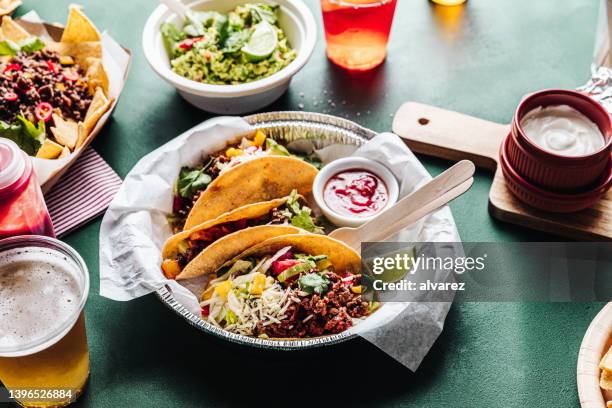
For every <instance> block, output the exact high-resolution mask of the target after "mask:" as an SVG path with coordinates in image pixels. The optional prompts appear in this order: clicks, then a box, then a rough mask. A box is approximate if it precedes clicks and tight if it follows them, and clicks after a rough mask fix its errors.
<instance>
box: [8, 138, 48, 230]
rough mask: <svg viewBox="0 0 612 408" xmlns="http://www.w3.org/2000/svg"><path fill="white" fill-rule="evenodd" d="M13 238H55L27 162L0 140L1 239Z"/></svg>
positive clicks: (12, 145)
mask: <svg viewBox="0 0 612 408" xmlns="http://www.w3.org/2000/svg"><path fill="white" fill-rule="evenodd" d="M15 235H46V236H49V237H55V233H54V232H53V225H52V224H51V218H50V217H49V212H48V211H47V205H46V204H45V201H44V199H43V195H42V192H41V190H40V186H39V185H38V182H37V181H36V176H35V175H34V169H33V168H32V162H31V161H30V158H29V157H28V156H27V155H26V154H25V153H23V152H22V151H21V150H20V149H19V147H18V146H17V145H16V144H15V143H14V142H13V141H11V140H8V139H4V138H0V239H1V238H6V237H10V236H15Z"/></svg>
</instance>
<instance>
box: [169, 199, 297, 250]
mask: <svg viewBox="0 0 612 408" xmlns="http://www.w3.org/2000/svg"><path fill="white" fill-rule="evenodd" d="M288 199H289V197H283V198H277V199H275V200H270V201H264V202H261V203H253V204H247V205H245V206H242V207H239V208H236V209H235V210H232V211H230V212H227V213H225V214H222V215H220V216H218V217H217V218H215V219H213V220H208V221H205V222H203V223H202V224H199V225H196V226H195V227H193V228H190V229H188V230H183V231H181V232H179V233H178V234H174V235H173V236H171V237H170V238H168V240H167V241H166V243H165V244H164V249H163V250H162V258H164V259H168V258H173V257H176V255H177V253H178V246H179V243H180V242H181V241H183V240H185V239H189V237H190V236H192V235H193V234H194V233H197V232H200V231H204V230H207V229H209V228H211V227H214V226H217V225H220V224H224V223H226V222H232V221H239V220H243V219H252V218H257V217H261V216H263V215H265V214H267V213H269V212H270V211H271V210H272V209H274V208H277V207H280V206H281V205H283V204H284V203H286V202H287V200H288Z"/></svg>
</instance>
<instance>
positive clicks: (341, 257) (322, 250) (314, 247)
mask: <svg viewBox="0 0 612 408" xmlns="http://www.w3.org/2000/svg"><path fill="white" fill-rule="evenodd" d="M243 231H245V230H243ZM228 236H229V235H228ZM217 242H218V241H217ZM288 246H290V247H291V250H292V251H293V252H294V253H301V254H307V255H327V257H328V259H329V261H330V262H331V263H332V265H333V266H334V271H335V272H336V273H338V274H339V275H340V276H343V275H345V274H347V273H351V274H358V273H359V271H360V270H361V257H360V256H359V254H358V253H357V252H355V250H354V249H353V248H351V247H349V246H348V245H346V244H345V243H344V242H342V241H338V240H337V239H334V238H330V237H328V236H326V235H318V234H311V233H304V234H293V235H283V236H280V237H275V238H270V239H268V240H266V241H263V242H261V243H259V244H258V245H255V246H254V247H251V248H249V249H247V250H246V251H244V252H243V253H241V254H240V255H238V256H236V257H234V258H233V259H231V260H230V261H229V262H226V263H225V264H224V265H230V264H232V263H233V262H235V261H237V260H239V259H246V258H249V257H251V256H264V255H271V254H275V253H276V252H278V251H280V250H281V249H283V248H285V247H288Z"/></svg>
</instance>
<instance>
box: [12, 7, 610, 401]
mask: <svg viewBox="0 0 612 408" xmlns="http://www.w3.org/2000/svg"><path fill="white" fill-rule="evenodd" d="M71 2H72V0H53V1H50V0H47V1H34V0H26V1H25V2H24V3H25V4H24V5H23V6H22V7H20V8H19V10H18V14H23V13H25V12H26V11H29V10H30V9H36V10H37V11H38V13H39V14H40V15H41V16H42V18H43V19H45V20H47V21H60V22H64V21H65V18H66V12H67V6H68V4H69V3H71ZM80 3H84V5H85V10H86V13H87V14H88V15H89V16H90V17H91V18H92V19H93V20H94V22H95V23H96V24H97V26H98V27H99V28H101V29H104V30H108V31H109V32H110V33H111V34H112V35H113V37H114V38H115V39H117V40H118V41H119V42H120V43H121V44H123V45H124V46H126V47H128V48H130V49H131V50H132V52H133V65H132V70H131V73H130V77H129V80H128V83H127V85H126V87H125V90H124V92H123V95H122V96H121V99H120V100H119V104H118V105H117V109H116V111H115V113H114V115H113V117H112V119H111V120H110V121H109V123H108V124H107V126H106V128H105V129H104V131H103V132H102V133H101V134H100V135H99V136H98V138H97V140H96V141H95V142H94V143H93V146H94V148H95V149H96V150H97V151H98V152H100V153H101V154H102V156H103V157H104V158H105V159H106V160H107V161H108V163H110V164H111V166H112V167H113V168H114V169H115V170H116V171H117V172H118V173H119V175H120V176H122V177H123V176H125V175H126V174H127V173H128V171H129V170H130V168H131V167H132V166H133V165H134V164H135V163H136V161H137V160H138V159H140V158H141V157H142V156H143V155H145V154H146V153H148V152H150V151H151V150H153V149H155V148H156V147H158V146H160V145H161V144H163V143H165V142H167V141H168V140H170V139H172V138H173V137H175V136H176V135H178V134H180V133H182V132H183V131H185V130H187V129H189V128H191V127H192V126H194V125H195V124H197V123H199V122H201V121H203V120H206V119H208V118H209V117H211V115H209V114H207V113H205V112H201V111H199V110H197V109H196V108H194V107H192V106H190V105H189V104H188V103H186V102H185V101H183V100H182V99H181V97H180V96H179V95H178V94H177V93H176V92H175V90H174V88H172V87H171V86H169V85H167V84H166V83H165V82H163V81H161V80H160V79H159V78H158V77H157V76H156V75H155V74H154V73H153V71H152V70H151V69H150V68H149V66H148V64H147V62H146V60H145V58H144V55H143V51H142V49H141V32H142V28H143V26H144V23H145V20H146V18H147V16H148V15H149V13H150V12H151V11H152V10H153V9H154V8H155V7H156V5H157V3H156V2H155V1H153V0H104V1H99V0H98V1H96V0H81V1H80ZM307 3H308V5H309V6H310V7H311V9H312V11H313V13H314V14H315V16H316V18H317V21H318V22H319V24H320V21H321V18H320V11H319V6H318V1H316V0H309V1H307ZM398 3H399V5H398V9H397V12H396V17H395V24H394V28H393V33H392V38H391V43H390V47H389V57H388V59H387V62H386V63H385V64H384V65H383V66H381V67H380V68H379V69H377V70H376V71H374V72H371V73H370V74H368V75H365V76H350V75H347V74H346V73H345V72H343V71H342V70H340V69H337V68H336V67H334V66H332V65H331V64H330V63H329V62H328V61H327V59H326V57H325V53H324V47H325V45H324V39H323V36H322V34H323V33H322V29H319V34H320V37H319V41H318V44H317V47H316V49H315V52H314V55H313V57H312V59H311V60H310V62H309V63H308V64H307V65H306V67H305V68H304V69H303V71H302V72H300V73H299V74H298V75H297V76H296V77H295V80H294V81H293V83H292V85H291V88H290V90H289V92H288V93H287V94H286V95H284V96H283V97H282V98H281V99H280V100H279V101H278V102H276V103H275V104H273V105H272V106H271V107H269V108H268V109H269V110H298V109H300V108H303V109H305V110H310V111H318V112H327V113H331V114H336V115H340V116H344V117H347V118H349V119H352V120H355V121H357V122H359V123H360V124H362V125H364V126H366V127H369V128H371V129H374V130H376V131H386V130H390V126H391V121H392V115H393V113H394V112H395V110H396V109H397V108H398V107H399V106H400V104H401V103H402V102H404V101H407V100H415V101H419V102H424V103H429V104H433V105H438V106H441V107H444V108H448V109H453V110H457V111H461V112H465V113H468V114H472V115H476V116H480V117H482V118H485V119H489V120H494V121H498V122H509V121H510V119H511V117H512V114H513V111H514V108H515V106H516V104H517V102H518V101H519V99H520V98H521V96H522V95H524V94H525V93H527V92H530V91H534V90H538V89H541V88H547V87H566V88H574V87H576V86H578V85H580V84H582V83H584V82H585V81H586V79H587V78H588V75H589V65H590V62H591V55H592V53H593V46H594V38H595V26H596V22H597V12H598V3H599V2H597V1H585V0H583V1H572V0H563V1H562V0H538V1H533V0H503V1H502V0H496V1H491V0H469V1H468V2H467V4H466V5H465V6H464V7H462V8H459V9H443V8H435V7H433V6H432V5H430V4H429V3H428V2H427V1H426V0H400V1H398ZM329 101H331V103H330V102H329ZM422 160H423V162H424V163H425V165H426V166H427V168H428V169H429V170H430V172H431V173H433V174H437V173H439V172H441V171H442V170H443V169H445V168H446V167H448V166H449V165H450V163H449V162H446V161H442V160H437V159H431V158H426V157H422ZM491 179H492V177H491V174H489V173H487V172H484V171H480V172H478V174H477V177H476V182H475V183H474V186H473V187H472V189H471V190H470V191H469V192H468V193H467V194H465V195H464V196H462V197H461V198H459V199H458V200H456V201H455V202H453V203H452V205H451V208H452V210H453V214H454V216H455V219H456V221H457V226H458V228H459V231H460V233H461V236H462V238H463V239H464V240H465V241H529V240H554V239H555V237H553V236H547V235H542V234H538V233H535V232H533V231H529V230H526V229H522V228H518V227H514V226H511V225H507V224H504V223H501V222H498V221H496V220H494V219H492V218H491V217H490V216H489V214H488V212H487V196H488V191H489V188H490V185H491ZM99 228H100V219H97V220H96V221H95V222H92V223H90V224H89V225H86V226H84V227H82V228H80V229H79V230H78V231H77V232H74V233H72V234H70V235H69V236H68V237H66V238H65V239H66V241H67V242H68V243H69V244H71V245H72V246H74V247H75V248H76V249H77V250H78V251H79V252H80V253H81V254H82V255H83V257H84V258H85V259H86V261H87V263H88V265H89V268H90V272H91V276H92V288H91V289H92V290H91V293H90V299H89V302H88V304H87V307H86V316H87V329H88V334H89V345H90V351H91V379H90V382H89V386H88V389H87V392H86V393H85V395H83V396H82V397H81V399H80V400H79V403H78V405H82V406H95V407H124V406H160V407H161V406H164V407H165V406H246V404H253V405H269V404H282V405H284V406H292V405H296V404H298V405H301V404H305V405H310V406H318V405H330V404H331V403H332V402H335V403H336V404H339V403H342V405H346V406H350V405H362V404H363V405H377V406H410V407H470V408H477V407H492V406H496V407H497V406H499V407H507V408H512V407H517V408H518V407H534V408H536V407H576V406H578V404H579V403H578V397H577V392H576V385H575V384H576V382H575V373H576V369H575V367H576V358H577V355H578V348H579V345H580V341H581V339H582V336H583V334H584V332H585V330H586V328H587V326H588V324H589V322H590V321H591V320H592V318H593V317H594V315H595V314H596V313H597V311H598V310H599V309H600V308H601V306H602V305H601V304H588V303H575V304H568V303H565V304H562V303H557V304H521V303H505V304H499V303H468V304H457V305H454V306H453V308H452V309H451V311H450V313H449V315H448V318H447V320H446V325H445V328H444V332H443V333H442V335H441V336H440V338H439V339H438V341H437V342H436V344H435V345H434V346H433V348H432V350H431V351H430V353H429V355H428V356H427V357H426V359H425V361H424V362H423V364H422V366H421V368H420V369H419V370H418V371H417V372H416V373H411V372H410V371H408V370H407V369H405V368H404V367H402V366H401V365H400V364H398V363H396V362H395V361H394V360H393V359H391V358H390V357H388V356H387V355H385V354H384V353H382V352H380V351H379V350H378V349H377V348H375V347H374V346H371V345H370V344H369V343H366V342H365V341H361V340H355V341H352V342H349V343H348V344H343V345H341V346H338V347H334V348H332V349H326V350H317V351H313V352H306V353H271V352H261V351H253V350H249V349H245V348H241V347H236V346H229V345H227V344H224V343H221V342H220V341H218V340H216V339H213V338H211V337H209V336H207V335H205V334H203V333H201V332H199V331H197V330H195V329H194V328H192V327H190V326H188V325H187V324H185V323H184V322H183V321H182V320H180V319H179V318H177V317H176V316H175V315H174V314H173V313H172V312H171V311H170V310H168V309H166V307H165V306H164V305H162V304H161V303H160V302H159V301H158V300H157V299H156V297H155V296H154V295H150V296H146V297H144V298H141V299H138V300H135V301H132V302H127V303H119V302H114V301H111V300H108V299H105V298H102V297H100V296H99V295H98V288H99V284H98V233H99ZM366 384H367V385H366ZM366 387H367V388H366Z"/></svg>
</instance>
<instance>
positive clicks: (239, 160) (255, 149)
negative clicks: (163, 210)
mask: <svg viewBox="0 0 612 408" xmlns="http://www.w3.org/2000/svg"><path fill="white" fill-rule="evenodd" d="M317 164H318V163H317V162H316V161H314V160H312V159H310V158H308V157H303V156H298V155H296V154H293V153H290V152H289V150H287V148H286V147H284V146H282V145H280V144H279V143H277V142H276V141H274V140H273V139H272V138H270V137H267V136H266V135H265V134H264V133H263V132H262V131H257V132H256V133H255V135H254V136H253V137H252V139H249V138H246V137H243V138H242V139H241V141H240V142H239V143H238V144H236V145H234V146H231V147H228V148H226V149H224V150H223V151H221V152H217V153H216V154H213V155H211V156H210V157H208V158H207V160H206V162H205V164H203V165H202V166H198V167H184V168H182V169H181V171H180V173H179V177H178V179H177V182H176V184H175V187H174V201H173V209H172V212H173V215H172V217H171V219H170V222H171V224H172V226H173V229H174V231H175V232H178V231H181V230H183V229H191V228H193V227H195V226H196V225H199V224H201V223H203V222H205V221H208V220H212V219H214V218H216V217H218V216H220V215H221V214H224V213H226V212H228V211H231V210H233V209H235V208H238V207H241V206H243V205H246V204H251V203H257V202H261V201H267V200H272V199H275V198H278V197H283V196H287V195H289V194H290V193H291V191H292V190H293V189H297V191H298V193H300V194H302V195H307V194H309V193H310V192H311V191H312V182H313V181H314V178H315V176H316V175H317V172H318V170H317V167H316V165H317Z"/></svg>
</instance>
